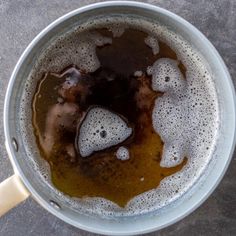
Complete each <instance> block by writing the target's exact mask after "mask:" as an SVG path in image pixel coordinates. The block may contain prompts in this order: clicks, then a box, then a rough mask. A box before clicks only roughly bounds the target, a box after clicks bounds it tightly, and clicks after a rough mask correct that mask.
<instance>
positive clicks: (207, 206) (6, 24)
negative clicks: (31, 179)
mask: <svg viewBox="0 0 236 236" xmlns="http://www.w3.org/2000/svg"><path fill="white" fill-rule="evenodd" d="M93 2H98V1H94V0H87V1H86V0H80V1H78V0H71V1H63V0H51V1H47V0H39V1H31V0H25V1H23V0H22V1H20V0H14V1H11V0H0V119H1V120H0V130H1V131H2V132H1V135H0V150H1V158H0V182H1V181H3V180H4V179H5V178H7V177H9V176H11V175H12V174H13V170H12V167H11V164H10V161H9V160H8V156H7V153H6V149H5V146H4V135H3V120H2V117H3V103H4V96H5V92H6V88H7V83H8V81H9V78H10V75H11V72H12V70H13V68H14V66H15V64H16V62H17V60H18V59H19V56H20V55H21V53H22V52H23V50H24V49H25V48H26V46H27V45H28V44H29V42H30V41H31V40H32V39H33V38H34V37H35V36H36V35H37V34H38V33H39V32H40V31H41V30H42V29H43V28H44V27H45V26H47V25H48V24H49V23H51V22H52V21H53V20H55V19H56V18H58V17H59V16H62V15H63V14H65V13H67V12H69V11H71V10H73V9H76V8H78V7H80V6H83V5H86V4H89V3H93ZM145 2H149V3H152V4H155V5H158V6H161V7H164V8H166V9H168V10H170V11H172V12H174V13H176V14H178V15H180V16H182V17H183V18H185V19H186V20H188V21H189V22H191V23H192V24H193V25H195V26H196V27H197V28H198V29H199V30H200V31H202V32H203V33H204V34H205V35H206V36H207V37H208V39H209V40H210V41H211V42H212V43H213V44H214V46H215V47H216V49H217V50H218V51H219V53H220V54H221V56H222V57H223V59H224V61H225V63H226V65H227V66H228V68H229V71H230V73H231V76H232V78H233V82H234V85H236V0H197V1H195V0H159V1H158V0H147V1H145ZM235 178H236V153H235V154H234V157H233V159H232V162H231V164H230V166H229V169H228V171H227V173H226V175H225V177H224V178H223V180H222V182H221V183H220V185H219V186H218V188H217V189H216V190H215V191H214V193H213V194H212V195H211V197H210V198H209V199H208V200H207V201H206V202H205V203H204V204H203V205H202V206H201V207H199V208H198V209H197V210H196V211H195V212H193V213H192V214H191V215H189V216H188V217H187V218H185V219H183V220H181V221H180V222H178V223H176V224H174V225H172V226H170V227H168V228H166V229H163V230H161V231H159V232H154V233H151V234H150V236H151V235H175V236H178V235H191V236H194V235H197V236H199V235H204V236H205V235H214V236H216V235H224V236H225V235H236V184H235ZM12 235H17V236H21V235H22V236H26V235H57V236H60V235H86V236H90V235H94V234H91V233H87V232H84V231H82V230H79V229H76V228H74V227H72V226H70V225H68V224H66V223H64V222H62V221H61V220H59V219H57V218H56V217H54V216H53V215H51V214H50V213H48V212H47V211H46V210H44V209H43V208H42V207H41V206H39V205H38V204H37V203H36V202H35V201H34V200H33V199H32V198H29V199H28V200H26V201H25V202H24V203H22V204H20V205H19V206H17V207H16V208H14V209H12V210H11V211H10V212H8V213H7V214H6V215H5V216H3V217H2V218H0V236H12Z"/></svg>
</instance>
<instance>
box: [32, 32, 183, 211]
mask: <svg viewBox="0 0 236 236" xmlns="http://www.w3.org/2000/svg"><path fill="white" fill-rule="evenodd" d="M99 32H100V33H101V34H104V35H108V36H110V37H111V33H110V32H109V31H107V30H99ZM146 37H147V34H146V33H143V32H141V31H138V30H132V29H128V30H126V32H125V33H124V34H123V35H122V36H121V37H119V38H113V43H112V44H111V45H106V46H104V47H101V48H97V56H98V58H99V61H100V63H101V67H100V68H99V69H98V70H97V71H96V72H94V73H91V74H85V73H83V72H81V71H79V70H78V68H76V66H71V67H69V68H66V69H64V70H63V71H62V73H60V74H54V73H52V72H48V73H46V74H45V76H44V78H43V79H42V80H41V81H40V83H39V85H38V87H37V92H36V94H35V96H34V100H33V125H34V129H35V135H36V137H37V143H38V146H39V149H40V152H41V155H42V157H43V158H44V159H46V160H47V161H48V162H49V164H50V167H51V173H52V181H53V184H54V185H55V186H56V187H57V188H58V189H59V190H61V191H62V192H64V193H66V194H68V195H70V196H73V197H80V198H81V197H103V198H106V199H109V200H111V201H114V202H115V203H117V204H119V205H120V206H125V204H126V203H127V202H128V201H129V200H130V199H131V198H133V197H134V196H137V195H138V194H141V193H143V192H145V191H147V190H150V189H153V188H156V187H157V186H158V185H159V183H160V181H161V180H162V179H163V178H164V177H166V176H169V175H171V174H174V173H176V172H177V171H179V170H181V168H182V167H183V166H184V165H185V164H186V159H185V160H184V161H183V163H181V164H180V165H178V166H176V167H173V168H162V167H160V159H161V154H162V149H163V142H162V140H161V138H160V137H159V135H157V134H156V133H155V131H154V129H153V127H152V119H151V117H152V109H153V105H154V100H155V98H156V97H157V96H160V95H161V94H160V93H156V92H154V91H153V90H152V89H151V79H150V77H148V76H147V75H146V74H145V71H146V68H147V66H149V65H152V64H153V63H154V62H155V61H156V60H157V59H158V58H162V57H168V58H171V59H177V58H176V54H175V52H173V51H172V50H171V49H170V48H169V47H168V46H167V45H166V44H164V43H161V42H160V43H159V46H160V52H159V54H157V55H155V56H154V55H153V54H152V50H151V49H150V48H149V47H148V46H147V45H146V44H145V43H144V39H145V38H146ZM180 68H181V71H182V73H183V74H184V73H185V68H184V66H183V65H182V64H181V63H180ZM140 70H142V71H143V72H144V75H143V76H141V77H139V78H136V77H134V76H133V74H134V72H135V71H140ZM94 105H96V106H102V107H105V108H107V109H109V110H111V111H114V112H116V113H118V114H120V115H122V116H124V117H125V118H126V119H127V120H128V121H129V124H130V125H131V126H132V127H133V135H132V137H130V138H128V139H127V140H126V141H125V142H124V143H122V144H120V145H117V146H115V147H111V148H108V149H106V150H103V151H99V152H96V153H94V154H92V155H91V156H89V157H88V158H82V157H81V156H80V155H79V152H76V149H75V147H74V145H75V138H76V129H77V127H78V125H79V123H80V122H81V121H82V119H83V117H84V116H85V114H86V111H87V110H88V109H89V108H91V106H94ZM120 146H125V147H126V148H127V149H128V150H129V154H130V159H129V160H126V161H121V160H118V159H117V158H116V151H117V149H118V147H120Z"/></svg>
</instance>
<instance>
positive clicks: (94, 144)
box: [77, 107, 132, 157]
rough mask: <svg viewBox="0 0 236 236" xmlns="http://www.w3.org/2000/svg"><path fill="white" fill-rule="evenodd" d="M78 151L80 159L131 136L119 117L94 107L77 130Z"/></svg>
mask: <svg viewBox="0 0 236 236" xmlns="http://www.w3.org/2000/svg"><path fill="white" fill-rule="evenodd" d="M78 132H79V133H78V143H77V145H78V149H79V152H80V155H81V156H82V157H87V156H89V155H91V154H92V153H93V152H96V151H101V150H104V149H106V148H109V147H112V146H115V145H117V144H119V143H122V142H123V141H125V140H126V139H127V138H128V137H129V136H130V135H131V134H132V128H129V127H128V125H127V123H126V122H125V120H124V119H122V118H121V117H120V116H119V115H117V114H115V113H113V112H111V111H109V110H107V109H104V108H101V107H95V108H92V109H90V110H89V111H88V113H87V114H86V117H85V118H84V120H83V122H82V124H81V126H80V127H79V130H78Z"/></svg>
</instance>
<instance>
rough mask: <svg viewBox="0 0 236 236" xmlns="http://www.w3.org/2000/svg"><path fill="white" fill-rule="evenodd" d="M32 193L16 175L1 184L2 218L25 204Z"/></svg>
mask: <svg viewBox="0 0 236 236" xmlns="http://www.w3.org/2000/svg"><path fill="white" fill-rule="evenodd" d="M29 195H30V193H29V191H28V190H27V189H26V187H25V186H24V184H23V183H22V181H21V179H20V177H19V176H18V175H16V174H14V175H12V176H11V177H9V178H8V179H6V180H4V181H3V182H2V183H0V217H1V216H2V215H4V214H5V213H6V212H8V211H9V210H10V209H12V208H13V207H15V206H16V205H18V204H19V203H21V202H23V201H24V200H25V199H26V198H27V197H29Z"/></svg>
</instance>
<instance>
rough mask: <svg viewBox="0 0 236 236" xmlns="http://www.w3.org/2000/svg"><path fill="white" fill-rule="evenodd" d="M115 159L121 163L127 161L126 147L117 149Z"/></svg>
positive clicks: (127, 152)
mask: <svg viewBox="0 0 236 236" xmlns="http://www.w3.org/2000/svg"><path fill="white" fill-rule="evenodd" d="M116 157H117V159H119V160H121V161H126V160H129V150H128V149H127V148H126V147H119V148H118V149H117V151H116Z"/></svg>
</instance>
